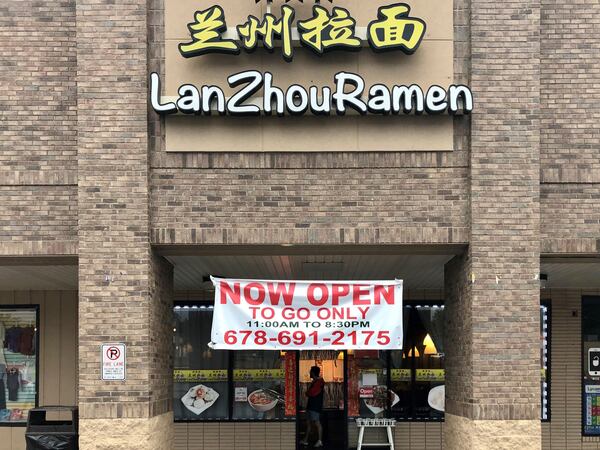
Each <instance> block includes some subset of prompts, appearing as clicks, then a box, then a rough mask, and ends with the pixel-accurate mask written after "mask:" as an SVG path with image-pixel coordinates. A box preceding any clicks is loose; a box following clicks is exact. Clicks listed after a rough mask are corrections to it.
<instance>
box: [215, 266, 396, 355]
mask: <svg viewBox="0 0 600 450" xmlns="http://www.w3.org/2000/svg"><path fill="white" fill-rule="evenodd" d="M211 279H212V282H213V284H214V286H215V309H214V316H213V323H212V334H211V339H212V342H211V343H210V344H209V345H210V347H212V348H215V349H227V350H235V349H238V350H244V349H262V350H274V349H277V350H293V349H303V350H307V349H339V350H342V349H359V350H369V349H371V350H391V349H400V348H402V332H403V330H402V280H393V281H282V280H238V279H224V278H213V277H211Z"/></svg>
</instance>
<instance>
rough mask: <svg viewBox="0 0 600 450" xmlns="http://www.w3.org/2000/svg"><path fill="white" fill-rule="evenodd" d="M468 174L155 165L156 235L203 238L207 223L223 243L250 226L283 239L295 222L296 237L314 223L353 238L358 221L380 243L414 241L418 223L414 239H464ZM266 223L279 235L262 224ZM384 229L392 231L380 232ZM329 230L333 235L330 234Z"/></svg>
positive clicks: (342, 238) (336, 239)
mask: <svg viewBox="0 0 600 450" xmlns="http://www.w3.org/2000/svg"><path fill="white" fill-rule="evenodd" d="M465 177H466V171H465V170H464V169H447V170H439V169H438V170H432V169H429V170H424V169H419V170H416V169H404V170H401V169H397V170H390V169H379V170H373V169H368V170H367V169H363V170H356V171H350V170H320V169H319V170H310V171H306V170H301V169H294V170H277V171H275V170H260V171H255V172H252V173H250V172H248V171H245V170H219V171H210V172H209V171H180V170H169V171H167V170H163V169H160V170H159V169H155V170H154V172H153V190H152V212H153V226H154V227H155V228H154V230H153V233H154V234H153V240H154V242H157V243H179V242H193V243H203V242H206V241H203V239H202V238H203V237H204V236H205V235H203V234H202V232H203V230H204V231H205V232H206V230H207V229H208V230H214V231H215V233H214V234H215V238H214V239H215V240H217V243H225V242H227V243H233V242H234V240H235V236H236V233H240V232H243V231H246V230H248V231H250V232H248V233H247V236H249V239H250V240H251V241H248V242H252V243H259V242H260V241H259V239H260V238H262V239H263V242H265V243H271V242H274V243H277V242H278V241H277V235H276V233H277V232H282V231H283V230H292V231H289V232H286V233H285V236H282V238H284V239H291V238H292V233H293V232H294V231H293V230H297V231H300V232H303V231H307V230H308V233H311V232H313V233H314V232H322V233H321V236H322V239H321V241H320V243H341V242H355V239H356V237H357V236H356V235H355V230H356V229H360V230H365V232H366V233H370V236H371V239H373V241H374V243H376V242H378V241H379V242H390V243H395V242H410V239H411V236H409V235H408V233H406V231H407V230H408V229H410V228H411V227H412V228H415V230H414V235H413V236H412V239H414V242H444V243H445V242H461V241H460V239H462V238H464V234H463V231H464V229H465V228H466V227H467V223H466V222H465V219H466V216H467V192H466V189H465V188H466V186H465V185H464V179H465ZM425 205H431V207H424V206H425ZM223 229H226V230H231V234H230V235H228V236H225V234H224V232H223ZM261 229H262V230H263V231H264V230H265V229H266V230H268V231H270V232H271V233H272V236H273V238H271V237H270V236H269V235H268V234H263V233H262V232H261V231H259V232H258V233H257V232H256V231H257V230H261ZM378 229H383V230H385V229H390V231H388V232H387V234H385V231H383V232H382V233H381V234H380V235H379V236H378V235H377V230H378ZM252 231H253V232H254V233H252ZM374 232H375V233H374ZM403 232H404V233H406V234H407V235H406V236H402V233H403ZM259 233H260V234H259ZM326 233H329V234H330V235H331V236H332V238H333V240H332V241H325V239H327V237H326ZM345 233H347V234H345ZM253 234H254V236H252V235H253ZM250 236H251V237H250ZM225 239H228V240H225ZM240 242H244V241H240ZM463 242H464V241H463Z"/></svg>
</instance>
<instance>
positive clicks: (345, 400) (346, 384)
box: [294, 349, 348, 450]
mask: <svg viewBox="0 0 600 450" xmlns="http://www.w3.org/2000/svg"><path fill="white" fill-rule="evenodd" d="M339 351H341V352H342V354H343V355H344V359H343V361H344V381H343V383H342V385H343V387H342V389H343V392H344V412H343V417H344V448H345V449H348V351H347V350H346V349H340V350H339ZM294 352H295V353H296V439H295V440H296V445H295V448H296V450H302V449H303V447H301V446H300V425H301V422H302V421H301V419H300V404H301V403H300V400H303V399H301V398H300V353H301V352H302V350H294Z"/></svg>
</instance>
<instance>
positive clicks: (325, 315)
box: [317, 308, 331, 320]
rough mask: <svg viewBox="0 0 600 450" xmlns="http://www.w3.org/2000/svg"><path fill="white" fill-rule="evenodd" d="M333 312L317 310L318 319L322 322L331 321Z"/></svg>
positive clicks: (325, 309) (323, 309) (324, 309)
mask: <svg viewBox="0 0 600 450" xmlns="http://www.w3.org/2000/svg"><path fill="white" fill-rule="evenodd" d="M330 316H331V312H330V311H329V310H328V309H327V308H319V309H317V317H318V318H319V319H321V320H326V319H329V317H330Z"/></svg>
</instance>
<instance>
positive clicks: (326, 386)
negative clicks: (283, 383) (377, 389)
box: [297, 350, 347, 450]
mask: <svg viewBox="0 0 600 450" xmlns="http://www.w3.org/2000/svg"><path fill="white" fill-rule="evenodd" d="M345 356H346V354H345V352H343V351H336V350H308V351H301V352H299V361H298V370H299V374H298V425H297V429H298V432H297V441H298V448H301V449H312V448H321V447H315V445H316V444H317V441H318V440H319V437H321V440H322V444H323V447H322V448H323V449H326V450H343V449H346V448H347V446H346V439H347V429H346V425H347V420H346V364H345V363H346V359H345ZM313 367H318V368H319V370H318V371H319V375H320V377H322V378H323V382H324V383H323V408H322V411H321V413H320V415H319V416H316V415H315V414H314V412H307V402H308V398H309V397H308V396H307V392H308V390H309V389H310V386H311V381H312V379H311V376H310V374H311V369H312V368H313ZM315 391H318V388H313V392H311V394H314V393H315ZM316 419H318V422H317V420H316ZM319 426H320V428H321V430H320V434H321V436H319Z"/></svg>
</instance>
